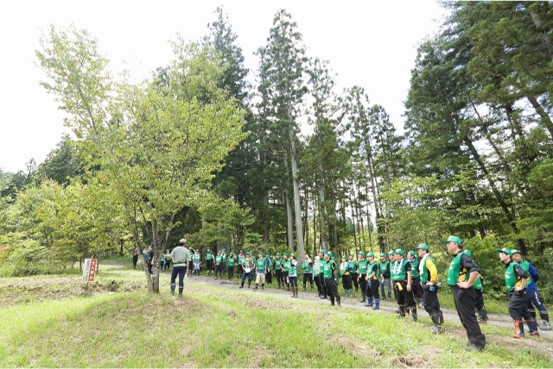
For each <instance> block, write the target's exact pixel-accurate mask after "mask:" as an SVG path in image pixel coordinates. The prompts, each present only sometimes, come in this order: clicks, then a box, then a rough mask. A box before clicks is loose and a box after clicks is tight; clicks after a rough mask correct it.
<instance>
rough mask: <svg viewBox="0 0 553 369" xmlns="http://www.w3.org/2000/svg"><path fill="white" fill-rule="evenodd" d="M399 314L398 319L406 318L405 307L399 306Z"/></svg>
mask: <svg viewBox="0 0 553 369" xmlns="http://www.w3.org/2000/svg"><path fill="white" fill-rule="evenodd" d="M398 310H399V311H398V313H397V317H398V318H405V306H403V305H399V309H398Z"/></svg>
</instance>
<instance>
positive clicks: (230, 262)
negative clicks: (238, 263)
mask: <svg viewBox="0 0 553 369" xmlns="http://www.w3.org/2000/svg"><path fill="white" fill-rule="evenodd" d="M235 260H236V258H235V257H234V256H229V257H228V259H227V265H228V266H229V267H233V266H234V261H235Z"/></svg>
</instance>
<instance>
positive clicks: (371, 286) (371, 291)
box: [366, 279, 380, 299]
mask: <svg viewBox="0 0 553 369" xmlns="http://www.w3.org/2000/svg"><path fill="white" fill-rule="evenodd" d="M379 287H380V281H379V280H378V279H371V280H370V281H369V283H368V285H367V291H366V295H367V297H368V298H374V299H380V294H379V293H378V291H379V289H378V288H379Z"/></svg>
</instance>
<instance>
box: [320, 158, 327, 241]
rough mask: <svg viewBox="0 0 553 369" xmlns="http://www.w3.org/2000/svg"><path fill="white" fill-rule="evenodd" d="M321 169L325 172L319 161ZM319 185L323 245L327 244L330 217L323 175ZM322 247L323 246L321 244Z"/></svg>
mask: <svg viewBox="0 0 553 369" xmlns="http://www.w3.org/2000/svg"><path fill="white" fill-rule="evenodd" d="M319 171H320V172H321V173H323V168H322V165H321V164H320V163H319ZM318 180H319V181H318V187H319V219H320V220H319V232H320V233H321V245H326V227H325V221H326V220H327V219H328V218H327V214H326V207H325V191H324V182H323V176H318ZM321 247H322V246H321Z"/></svg>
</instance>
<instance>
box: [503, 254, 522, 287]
mask: <svg viewBox="0 0 553 369" xmlns="http://www.w3.org/2000/svg"><path fill="white" fill-rule="evenodd" d="M515 265H519V264H518V263H517V262H515V261H511V262H510V263H509V265H507V267H506V268H505V286H506V287H507V291H508V292H511V291H512V290H513V288H515V286H520V285H521V283H522V278H521V277H519V276H518V275H517V273H516V271H515ZM519 266H520V265H519Z"/></svg>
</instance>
